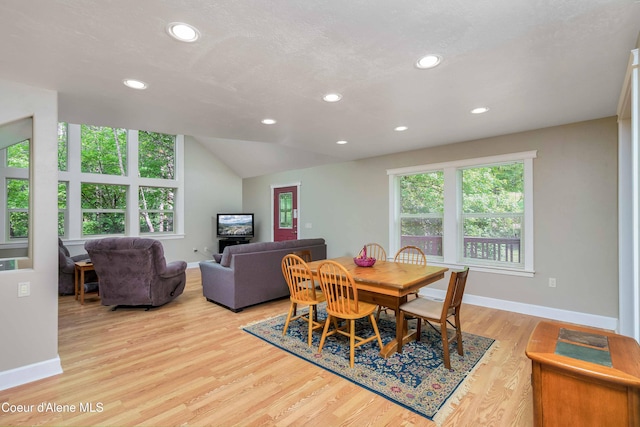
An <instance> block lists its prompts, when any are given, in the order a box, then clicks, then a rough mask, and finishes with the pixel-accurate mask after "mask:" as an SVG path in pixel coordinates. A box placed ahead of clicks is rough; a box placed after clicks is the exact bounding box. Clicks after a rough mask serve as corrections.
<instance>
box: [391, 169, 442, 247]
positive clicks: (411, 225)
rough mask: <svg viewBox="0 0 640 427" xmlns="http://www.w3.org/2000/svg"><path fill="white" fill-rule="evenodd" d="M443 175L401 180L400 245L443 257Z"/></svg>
mask: <svg viewBox="0 0 640 427" xmlns="http://www.w3.org/2000/svg"><path fill="white" fill-rule="evenodd" d="M443 218H444V172H443V171H434V172H429V173H421V174H415V175H405V176H401V177H400V243H401V246H407V245H413V246H417V247H419V248H420V249H422V251H423V252H424V253H425V254H426V255H432V256H436V257H442V231H443V229H442V226H443Z"/></svg>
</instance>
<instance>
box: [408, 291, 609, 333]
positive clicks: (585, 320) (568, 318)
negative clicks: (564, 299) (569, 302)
mask: <svg viewBox="0 0 640 427" xmlns="http://www.w3.org/2000/svg"><path fill="white" fill-rule="evenodd" d="M420 295H423V296H425V297H429V298H437V299H440V300H442V299H444V297H445V291H444V290H441V289H428V288H423V289H421V290H420ZM463 301H464V302H465V303H468V304H472V305H479V306H481V307H488V308H494V309H497V310H505V311H513V312H514V313H520V314H527V315H529V316H536V317H543V318H545V319H551V320H558V321H561V322H568V323H575V324H578V325H585V326H591V327H594V328H601V329H608V330H612V331H616V332H617V331H618V319H616V318H615V317H606V316H599V315H597V314H588V313H581V312H578V311H569V310H561V309H558V308H551V307H544V306H541V305H533V304H524V303H521V302H514V301H506V300H501V299H495V298H488V297H481V296H477V295H469V294H465V295H464V298H463Z"/></svg>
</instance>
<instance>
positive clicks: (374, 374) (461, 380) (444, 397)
mask: <svg viewBox="0 0 640 427" xmlns="http://www.w3.org/2000/svg"><path fill="white" fill-rule="evenodd" d="M325 317H326V312H325V311H324V306H320V307H319V318H320V319H324V318H325ZM285 319H286V315H284V314H283V315H281V316H277V317H274V318H272V319H268V320H264V321H261V322H258V323H255V324H252V325H249V326H244V327H243V330H245V331H246V332H248V333H250V334H252V335H255V336H256V337H258V338H261V339H263V340H264V341H266V342H268V343H270V344H273V345H275V346H277V347H279V348H281V349H282V350H285V351H288V352H289V353H291V354H294V355H296V356H298V357H300V358H302V359H304V360H306V361H308V362H311V363H313V364H315V365H317V366H320V367H322V368H324V369H326V370H328V371H330V372H333V373H334V374H336V375H339V376H341V377H343V378H345V379H347V380H349V381H352V382H353V383H355V384H358V385H359V386H361V387H364V388H366V389H368V390H370V391H372V392H374V393H377V394H379V395H380V396H383V397H385V398H387V399H389V400H391V401H392V402H395V403H397V404H398V405H401V406H403V407H405V408H407V409H410V410H412V411H414V412H416V413H418V414H420V415H422V416H424V417H427V418H428V419H430V420H432V421H434V422H436V423H437V424H440V422H442V421H444V419H445V418H446V417H447V415H448V414H449V413H450V411H451V410H452V409H453V408H452V406H451V404H454V403H457V402H459V401H460V399H461V398H462V396H463V395H464V394H465V393H466V392H467V389H468V385H467V384H466V382H467V380H469V379H470V378H471V376H472V374H473V373H474V371H475V370H476V369H477V368H478V366H480V365H482V364H483V363H486V361H487V360H488V358H489V357H490V356H491V353H492V352H493V350H495V348H496V347H497V341H495V340H493V339H491V338H485V337H481V336H478V335H473V334H469V333H465V332H463V343H464V356H460V355H458V352H457V350H456V347H455V342H454V343H453V345H452V346H451V350H450V354H451V370H447V369H446V368H445V367H444V364H443V362H442V340H441V338H440V335H439V334H438V333H437V332H435V331H434V330H433V329H432V328H430V327H428V326H424V327H423V328H422V339H421V341H420V342H415V341H412V342H410V343H407V344H405V345H404V346H403V349H402V354H398V353H396V354H393V355H392V356H390V357H389V358H387V359H384V358H383V357H381V356H380V354H379V347H378V345H377V342H376V341H374V342H372V343H368V344H365V345H363V346H361V347H358V348H357V349H356V351H355V366H354V367H353V368H350V367H349V339H348V337H344V336H341V335H334V336H331V337H329V338H327V341H326V343H325V345H324V348H323V349H322V353H320V354H319V353H318V344H319V343H320V335H321V334H320V332H314V334H313V345H312V346H311V347H308V346H307V323H306V322H304V321H301V320H295V321H292V322H291V324H290V325H289V330H288V331H287V335H286V336H282V329H283V327H284V321H285ZM410 322H411V323H410V326H409V327H410V328H412V327H415V321H410ZM356 327H357V328H358V330H359V331H360V332H359V333H361V334H362V336H369V334H370V333H372V329H371V324H370V323H369V321H368V320H361V321H358V323H357V326H356ZM378 327H379V329H380V335H381V336H382V342H383V344H386V343H388V342H389V341H391V340H392V339H393V338H395V318H394V317H393V316H388V317H387V316H386V315H385V313H382V315H381V317H380V321H379V322H378ZM463 327H464V325H463ZM452 332H453V331H450V333H452Z"/></svg>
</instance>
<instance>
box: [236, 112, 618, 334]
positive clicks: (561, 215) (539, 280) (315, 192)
mask: <svg viewBox="0 0 640 427" xmlns="http://www.w3.org/2000/svg"><path fill="white" fill-rule="evenodd" d="M529 150H538V157H537V158H536V159H535V160H534V202H535V206H534V208H535V211H534V222H535V270H536V274H535V277H533V278H525V277H515V276H506V275H499V274H490V273H480V272H473V274H472V275H471V276H470V278H469V282H468V285H467V286H468V288H467V295H475V296H478V297H481V298H485V299H491V300H494V301H506V302H509V303H513V304H512V305H518V304H526V305H528V306H535V307H543V308H550V309H552V310H555V311H556V312H560V311H564V310H566V311H570V312H577V313H584V314H588V315H590V316H592V317H594V318H596V319H597V318H598V317H599V316H602V317H605V318H606V319H605V320H607V321H610V320H613V321H614V322H615V318H617V316H618V287H617V282H618V280H617V277H618V269H617V267H618V261H617V260H618V253H617V195H616V193H617V124H616V119H615V118H606V119H600V120H593V121H588V122H582V123H575V124H571V125H566V126H558V127H553V128H547V129H540V130H535V131H530V132H523V133H518V134H513V135H506V136H500V137H495V138H488V139H484V140H478V141H469V142H463V143H459V144H452V145H445V146H440V147H434V148H426V149H423V150H416V151H412V152H407V153H399V154H393V155H387V156H381V157H376V158H371V159H365V160H360V161H353V162H347V163H342V164H334V165H328V166H320V167H315V168H309V169H302V170H294V171H289V172H284V173H279V174H273V175H267V176H262V177H255V178H249V179H245V180H244V184H243V207H244V210H247V211H253V212H255V213H256V217H257V218H258V220H259V221H261V223H263V226H262V227H260V229H259V235H258V239H256V240H262V241H265V240H269V237H270V234H269V221H270V218H271V212H270V209H269V208H270V201H269V198H270V196H269V194H270V185H272V184H281V183H291V182H298V181H299V182H300V183H301V187H300V192H301V195H300V197H301V203H302V206H301V212H300V223H299V227H298V229H299V230H300V233H301V237H324V238H325V239H326V240H327V249H328V256H329V257H336V256H342V255H353V254H355V253H356V251H357V250H358V249H359V248H360V247H361V246H362V245H363V244H364V243H366V242H369V241H377V242H379V243H381V244H382V245H384V246H385V247H387V248H388V246H389V242H388V240H389V237H388V229H389V227H388V220H389V218H388V217H389V215H388V204H389V194H388V193H389V192H388V177H387V173H386V171H387V169H393V168H400V167H407V166H414V165H422V164H429V163H438V162H446V161H454V160H461V159H468V158H475V157H484V156H491V155H499V154H506V153H513V152H520V151H529ZM305 224H311V226H312V228H310V229H309V228H305ZM550 277H555V278H557V287H556V288H550V287H549V286H548V280H549V278H550ZM433 287H434V288H443V284H441V283H440V284H437V285H434V286H433ZM504 308H505V309H509V308H507V304H505V307H504ZM614 327H615V325H614Z"/></svg>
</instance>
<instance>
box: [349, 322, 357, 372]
mask: <svg viewBox="0 0 640 427" xmlns="http://www.w3.org/2000/svg"><path fill="white" fill-rule="evenodd" d="M355 355H356V321H355V320H354V319H350V320H349V367H351V368H353V364H354V359H355Z"/></svg>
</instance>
